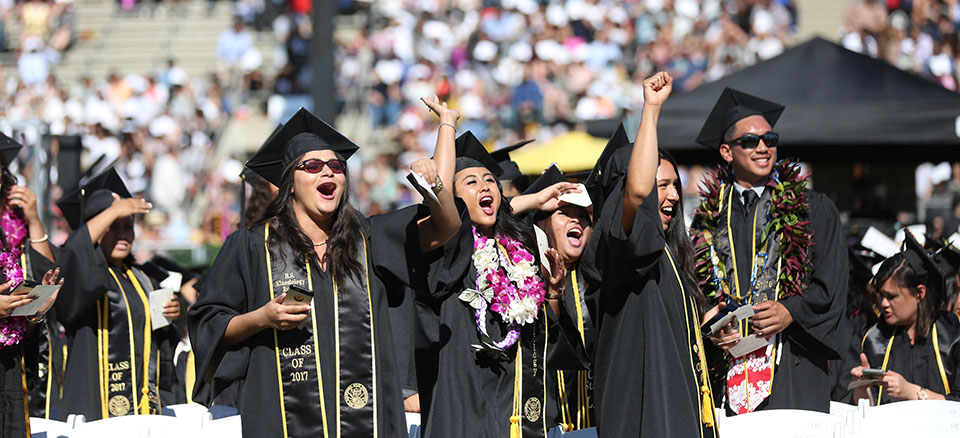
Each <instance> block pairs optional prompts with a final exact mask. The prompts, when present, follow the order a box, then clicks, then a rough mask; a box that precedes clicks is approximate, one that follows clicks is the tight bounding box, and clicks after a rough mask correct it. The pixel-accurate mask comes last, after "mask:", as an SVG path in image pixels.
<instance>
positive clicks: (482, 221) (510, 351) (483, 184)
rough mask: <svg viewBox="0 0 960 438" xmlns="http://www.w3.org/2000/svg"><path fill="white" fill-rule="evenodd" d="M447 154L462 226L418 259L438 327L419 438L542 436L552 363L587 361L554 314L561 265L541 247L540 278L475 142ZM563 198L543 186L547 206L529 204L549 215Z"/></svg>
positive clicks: (532, 251) (527, 242)
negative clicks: (574, 358) (562, 356)
mask: <svg viewBox="0 0 960 438" xmlns="http://www.w3.org/2000/svg"><path fill="white" fill-rule="evenodd" d="M456 152H457V160H456V174H455V176H454V194H455V195H456V197H457V199H458V201H459V202H458V205H459V207H460V208H461V210H460V213H461V227H460V230H459V232H458V233H457V235H455V236H454V237H453V238H452V239H450V241H449V242H447V243H446V244H445V245H444V246H443V248H442V250H440V251H437V252H434V253H431V254H427V256H426V261H427V263H428V265H429V274H428V283H429V284H428V288H427V292H428V293H429V297H430V299H433V300H435V301H436V302H437V303H439V304H438V307H439V317H438V319H439V327H438V328H436V330H438V331H437V339H438V342H437V344H438V346H437V348H438V362H437V365H436V366H437V378H436V382H435V386H434V387H433V390H432V393H431V394H429V395H428V394H424V393H423V388H421V399H423V398H424V397H427V398H429V399H430V401H429V403H428V406H429V410H428V411H426V412H425V415H426V426H425V429H424V436H425V437H452V436H470V437H502V436H510V437H519V436H521V434H522V435H523V436H525V437H535V436H545V435H546V433H547V432H546V431H547V427H548V424H547V421H546V416H545V415H544V413H545V412H544V406H545V405H544V396H545V392H544V391H545V386H544V384H545V378H546V375H547V373H548V370H555V369H556V368H551V367H552V364H551V363H550V361H551V357H553V356H557V355H558V352H557V351H556V350H558V349H564V350H565V351H567V352H569V354H567V355H578V357H579V358H580V359H581V362H585V360H586V359H585V358H584V357H583V356H584V353H583V348H582V341H581V340H580V337H579V333H577V331H576V327H575V326H574V323H573V322H572V319H571V318H569V317H567V318H563V316H565V315H566V313H565V312H563V311H562V308H561V307H560V301H559V300H560V298H561V296H562V294H561V293H560V292H561V290H562V287H563V286H562V283H563V275H564V272H563V264H562V262H560V261H559V255H558V254H557V253H556V251H555V250H548V251H547V253H546V255H547V257H549V258H550V259H551V260H553V261H552V262H551V263H550V264H551V266H552V267H553V270H552V271H551V272H550V273H549V274H547V275H545V277H546V279H544V277H543V276H542V275H543V274H542V273H541V269H540V264H539V263H538V261H537V260H536V254H537V250H536V241H535V239H534V237H533V235H532V233H531V232H530V229H529V228H528V227H527V226H526V225H525V224H524V223H523V222H522V221H521V220H520V219H519V218H517V217H515V216H514V215H513V213H512V211H511V207H510V205H509V204H506V200H505V198H504V196H503V193H502V191H501V188H500V183H499V180H498V179H497V178H498V175H500V174H501V173H502V170H501V169H500V167H499V166H498V165H497V162H496V160H494V159H493V157H492V156H490V154H489V153H488V152H487V151H486V149H485V148H484V147H483V145H482V144H481V143H480V141H479V140H477V138H476V137H475V136H474V135H473V134H472V133H470V132H466V133H464V134H462V135H460V137H459V138H457V141H456ZM570 186H574V185H573V184H570ZM551 189H556V187H551ZM563 192H564V190H554V191H551V190H550V189H548V193H544V198H546V199H541V200H540V202H536V200H528V201H531V204H533V205H534V207H535V208H545V204H546V203H547V202H552V203H553V204H554V207H553V208H556V204H557V203H558V202H559V199H558V198H559V196H560V195H561V194H562V193H563ZM538 195H539V194H538ZM538 195H535V196H534V198H538ZM515 200H516V198H515ZM536 204H539V205H536ZM417 290H418V292H420V291H421V289H417Z"/></svg>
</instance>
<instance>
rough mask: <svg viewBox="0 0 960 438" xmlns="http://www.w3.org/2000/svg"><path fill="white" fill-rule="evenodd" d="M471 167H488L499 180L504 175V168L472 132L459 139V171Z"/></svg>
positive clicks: (462, 135)
mask: <svg viewBox="0 0 960 438" xmlns="http://www.w3.org/2000/svg"><path fill="white" fill-rule="evenodd" d="M470 167H486V168H487V170H489V171H490V173H492V174H493V175H494V176H496V177H497V178H498V179H499V178H500V175H503V168H501V167H500V165H499V164H497V160H496V159H495V158H493V156H492V155H490V153H489V152H487V148H485V147H483V143H480V140H477V137H476V136H475V135H473V133H472V132H470V131H467V132H464V133H463V134H460V136H459V137H457V169H456V171H457V172H459V171H461V170H463V169H467V168H470Z"/></svg>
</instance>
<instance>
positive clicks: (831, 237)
mask: <svg viewBox="0 0 960 438" xmlns="http://www.w3.org/2000/svg"><path fill="white" fill-rule="evenodd" d="M783 109H784V107H783V106H782V105H779V104H776V103H773V102H769V101H767V100H764V99H761V98H758V97H755V96H752V95H749V94H746V93H743V92H740V91H737V90H733V89H730V88H726V89H724V90H723V93H722V94H721V96H720V98H719V99H718V100H717V103H716V105H715V106H714V107H713V110H712V111H711V112H710V115H709V117H708V118H707V121H706V122H705V123H704V126H703V129H702V130H701V131H700V134H699V135H698V137H697V142H698V143H700V144H702V145H704V146H707V147H710V148H712V149H716V150H718V151H719V152H720V156H721V157H722V158H723V160H724V162H725V163H726V165H725V167H722V168H720V169H719V170H718V172H717V173H715V174H714V175H708V176H707V179H706V181H705V183H704V185H703V186H702V187H701V193H702V201H701V203H700V206H699V207H698V209H697V213H696V215H695V217H694V220H693V224H692V225H691V230H692V233H693V236H694V245H696V256H695V257H696V272H697V277H698V280H699V281H700V287H701V289H702V290H703V292H704V295H705V296H706V297H707V298H708V301H709V303H710V305H714V306H716V307H714V308H712V309H711V310H710V311H708V312H707V313H706V314H705V315H704V320H710V319H711V317H712V316H713V315H715V314H716V312H717V311H720V310H721V309H726V306H727V305H730V307H731V308H732V307H733V306H735V305H736V306H739V305H749V306H752V307H753V310H754V312H755V315H754V316H753V317H750V318H747V319H744V320H740V321H736V322H734V323H733V324H731V325H730V326H729V327H727V328H725V329H724V330H723V331H722V333H719V334H718V335H717V336H712V337H711V338H710V340H711V344H715V345H717V346H718V347H719V349H717V350H716V351H715V352H711V356H712V357H714V358H716V360H718V362H719V363H720V365H719V368H718V370H717V371H718V374H719V375H718V376H717V377H719V380H720V381H725V384H726V385H725V386H726V388H725V389H726V391H722V390H720V389H717V392H718V393H720V394H723V393H724V392H725V393H726V397H725V400H726V403H725V404H724V406H726V408H727V411H728V413H730V414H742V413H747V412H753V411H756V410H762V409H806V410H812V411H819V412H828V411H829V408H830V388H831V382H830V379H829V376H828V375H827V374H828V372H827V368H828V365H827V363H828V361H830V360H831V359H837V358H839V357H842V355H843V352H844V350H845V349H846V347H847V346H848V345H849V344H848V342H849V333H848V332H847V331H846V330H844V328H843V327H844V326H843V323H842V319H843V314H844V310H845V308H846V302H847V275H848V272H847V251H846V248H845V242H844V240H843V239H844V233H843V226H842V224H841V222H840V213H839V212H838V211H837V208H836V207H835V206H834V204H833V202H832V201H831V200H830V199H829V198H827V197H826V196H825V195H823V194H821V193H817V192H814V191H811V190H807V187H806V178H807V177H806V176H805V175H801V169H800V165H799V163H797V162H795V161H792V160H790V159H786V160H782V161H777V150H778V146H779V145H780V141H779V140H780V136H779V135H778V134H777V133H776V132H774V131H773V125H774V124H775V123H776V122H777V119H779V117H780V114H781V113H782V112H783ZM814 129H815V128H814ZM741 344H742V345H741ZM744 350H747V351H744ZM713 353H716V354H713Z"/></svg>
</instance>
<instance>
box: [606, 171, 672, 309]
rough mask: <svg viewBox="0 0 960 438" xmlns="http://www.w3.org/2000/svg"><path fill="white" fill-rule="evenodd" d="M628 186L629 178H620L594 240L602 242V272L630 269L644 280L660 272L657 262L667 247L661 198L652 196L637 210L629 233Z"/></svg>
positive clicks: (654, 194)
mask: <svg viewBox="0 0 960 438" xmlns="http://www.w3.org/2000/svg"><path fill="white" fill-rule="evenodd" d="M624 184H625V178H620V180H619V181H618V182H617V185H616V186H615V188H614V189H613V191H611V192H610V193H611V194H610V197H608V198H607V200H606V201H604V203H603V211H601V212H600V216H599V217H597V219H596V221H595V223H596V227H595V228H594V231H593V237H591V239H599V242H598V243H599V245H598V248H597V251H598V253H597V254H596V258H597V263H598V265H599V266H597V268H599V269H601V270H602V272H623V271H622V269H628V270H632V271H634V273H635V274H636V275H639V276H644V275H647V274H648V273H649V272H650V270H651V269H656V268H657V261H658V260H659V259H660V255H661V254H662V253H663V248H664V244H665V240H664V235H663V227H662V226H661V225H660V224H661V222H660V211H659V208H658V207H659V206H658V202H657V194H656V192H654V193H650V195H649V196H647V197H646V199H644V200H643V202H642V203H641V204H640V205H639V206H638V207H637V214H636V216H634V218H633V228H632V229H631V230H630V232H629V233H627V231H626V230H625V229H624V228H623V224H622V221H621V217H622V216H623V193H624ZM616 277H619V278H623V279H625V280H626V279H630V278H637V277H636V276H629V275H618V276H616ZM609 280H611V279H608V278H605V279H604V281H605V283H607V284H610V283H609ZM608 289H609V288H608ZM624 290H626V289H624Z"/></svg>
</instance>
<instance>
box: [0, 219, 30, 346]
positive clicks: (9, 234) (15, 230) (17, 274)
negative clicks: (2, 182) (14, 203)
mask: <svg viewBox="0 0 960 438" xmlns="http://www.w3.org/2000/svg"><path fill="white" fill-rule="evenodd" d="M0 229H2V230H3V236H4V238H5V239H6V242H7V245H8V246H10V248H9V249H8V248H0V272H3V275H4V277H5V278H6V279H7V281H11V280H12V281H13V284H11V286H10V288H11V289H13V288H15V287H17V286H18V285H19V284H20V283H21V282H23V267H22V266H20V255H21V249H20V242H23V239H25V238H26V237H27V224H26V222H24V220H23V218H21V217H20V215H18V214H16V213H15V212H14V211H13V210H12V209H9V208H4V209H3V212H2V213H0ZM26 332H27V319H26V318H24V317H22V316H11V317H7V318H0V349H2V348H6V347H9V346H12V345H17V344H18V343H19V342H20V340H21V339H23V335H24V333H26Z"/></svg>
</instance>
